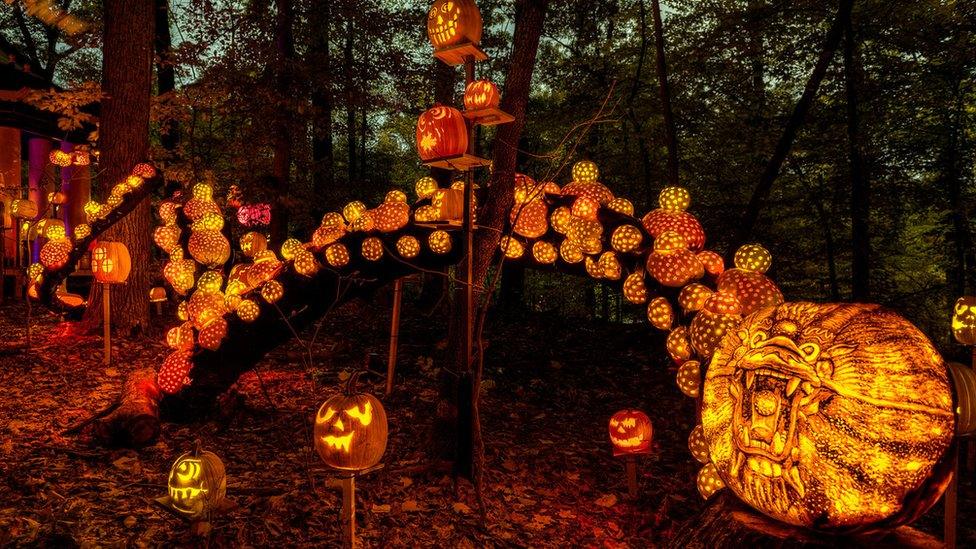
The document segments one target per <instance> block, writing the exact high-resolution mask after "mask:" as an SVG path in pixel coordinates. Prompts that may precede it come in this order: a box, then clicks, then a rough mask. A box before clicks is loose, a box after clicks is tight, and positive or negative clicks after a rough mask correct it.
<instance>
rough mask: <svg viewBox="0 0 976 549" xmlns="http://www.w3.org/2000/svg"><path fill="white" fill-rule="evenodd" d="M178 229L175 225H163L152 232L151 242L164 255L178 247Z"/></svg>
mask: <svg viewBox="0 0 976 549" xmlns="http://www.w3.org/2000/svg"><path fill="white" fill-rule="evenodd" d="M180 233H181V231H180V228H179V227H177V226H176V225H163V226H161V227H156V230H155V231H153V242H155V243H156V245H157V246H159V249H161V250H163V251H164V252H166V253H170V252H171V251H173V248H176V247H178V246H179V245H180Z"/></svg>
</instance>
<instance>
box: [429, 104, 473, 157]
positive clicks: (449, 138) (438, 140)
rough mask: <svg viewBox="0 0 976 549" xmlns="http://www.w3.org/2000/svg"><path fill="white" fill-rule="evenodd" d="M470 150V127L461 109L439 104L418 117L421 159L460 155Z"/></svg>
mask: <svg viewBox="0 0 976 549" xmlns="http://www.w3.org/2000/svg"><path fill="white" fill-rule="evenodd" d="M467 150H468V128H467V126H466V125H465V123H464V116H463V115H462V114H461V111H459V110H457V109H455V108H453V107H445V106H438V107H434V108H432V109H430V110H428V111H427V112H425V113H423V114H421V115H420V118H418V119H417V152H418V153H419V154H420V158H421V160H434V159H437V158H445V157H452V156H460V155H462V154H464V153H466V152H467Z"/></svg>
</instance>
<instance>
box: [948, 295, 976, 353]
mask: <svg viewBox="0 0 976 549" xmlns="http://www.w3.org/2000/svg"><path fill="white" fill-rule="evenodd" d="M952 335H953V336H954V337H955V338H956V341H958V342H959V343H961V344H963V345H976V297H974V296H963V297H960V298H959V299H957V300H956V305H955V307H953V309H952Z"/></svg>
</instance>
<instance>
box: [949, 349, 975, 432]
mask: <svg viewBox="0 0 976 549" xmlns="http://www.w3.org/2000/svg"><path fill="white" fill-rule="evenodd" d="M949 373H950V374H952V384H953V386H954V387H955V388H956V434H958V435H959V436H966V435H972V434H974V433H976V373H974V372H973V369H972V368H971V367H969V366H966V365H964V364H959V363H957V362H950V363H949Z"/></svg>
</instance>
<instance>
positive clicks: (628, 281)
mask: <svg viewBox="0 0 976 549" xmlns="http://www.w3.org/2000/svg"><path fill="white" fill-rule="evenodd" d="M624 298H625V299H626V300H627V301H629V302H631V303H635V304H637V305H640V304H641V303H644V302H645V301H647V286H645V285H644V271H642V270H641V271H634V272H632V273H630V274H629V275H627V278H625V279H624Z"/></svg>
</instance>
